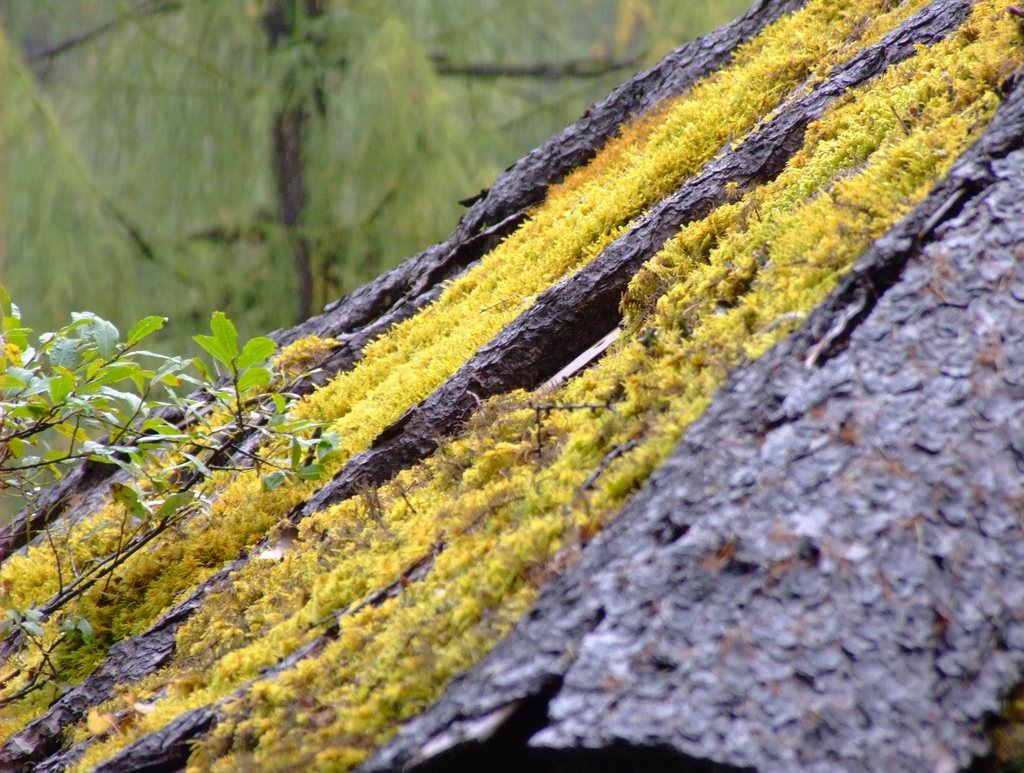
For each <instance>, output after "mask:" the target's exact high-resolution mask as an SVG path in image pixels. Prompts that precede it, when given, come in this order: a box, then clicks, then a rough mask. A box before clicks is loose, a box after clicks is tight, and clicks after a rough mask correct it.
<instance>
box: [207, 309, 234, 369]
mask: <svg viewBox="0 0 1024 773" xmlns="http://www.w3.org/2000/svg"><path fill="white" fill-rule="evenodd" d="M210 330H212V331H213V337H214V338H216V339H217V342H218V343H219V344H220V345H221V347H222V349H223V351H224V352H225V353H226V354H227V357H228V358H227V360H226V361H227V362H231V361H232V360H234V359H235V357H237V356H238V331H237V330H235V325H234V323H233V322H232V321H231V320H230V319H228V316H227V314H225V313H224V312H223V311H215V312H213V315H212V316H211V317H210Z"/></svg>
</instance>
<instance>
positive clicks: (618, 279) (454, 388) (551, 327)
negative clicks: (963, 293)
mask: <svg viewBox="0 0 1024 773" xmlns="http://www.w3.org/2000/svg"><path fill="white" fill-rule="evenodd" d="M971 7H972V2H971V0H938V1H937V2H934V3H931V4H930V5H929V6H927V7H926V8H925V9H923V10H922V11H920V12H919V13H917V14H915V15H914V16H912V17H911V18H910V19H908V20H907V21H906V22H904V23H903V24H901V25H900V26H899V27H898V28H897V29H895V30H894V31H893V32H891V33H890V34H889V35H887V36H885V37H884V38H883V39H882V41H881V42H879V43H878V44H876V45H874V46H870V47H868V48H866V49H864V50H863V51H861V52H860V53H858V54H857V55H855V56H854V57H852V58H851V59H850V60H849V61H848V62H846V63H844V64H842V65H839V66H838V67H836V68H835V70H834V71H833V72H832V73H831V74H830V75H829V77H828V78H826V79H825V80H824V81H822V82H821V83H820V84H818V85H817V86H816V87H815V88H814V89H813V90H811V91H810V92H809V93H806V94H804V93H800V92H798V93H797V94H795V95H794V96H793V97H792V98H791V99H790V100H789V101H788V102H787V103H786V104H785V105H784V106H783V107H781V108H780V109H779V110H778V111H777V115H776V116H775V117H774V118H773V120H772V121H770V122H769V123H767V124H764V125H763V126H762V127H761V128H759V129H757V130H756V131H754V132H753V134H752V135H751V136H750V137H748V138H746V139H745V140H744V141H743V143H742V144H741V145H740V146H739V147H738V148H736V149H734V150H728V151H726V152H724V153H723V154H722V155H721V156H719V157H718V158H716V159H714V160H713V161H711V162H710V163H709V164H707V166H705V168H704V169H703V171H701V172H700V173H699V174H697V175H696V176H695V177H693V178H691V179H689V180H687V181H686V182H684V183H683V184H682V186H681V187H680V188H679V189H678V190H677V191H676V192H675V193H673V194H672V195H671V196H669V197H668V198H666V199H665V200H664V201H662V202H661V203H660V204H658V205H657V206H656V207H654V209H653V210H652V211H651V212H650V213H649V214H648V215H646V216H645V217H643V218H642V219H641V220H640V221H639V223H638V224H637V225H636V226H634V227H633V228H632V229H630V231H629V232H628V233H626V234H624V235H623V236H621V237H620V238H619V239H617V240H616V241H615V242H613V243H612V244H611V245H609V246H608V247H607V248H606V249H605V250H604V252H602V253H601V255H599V256H598V257H597V258H596V259H595V260H594V261H592V262H591V263H589V264H588V265H586V266H585V267H584V268H582V269H580V271H578V272H577V273H576V274H574V275H573V276H571V277H570V278H568V279H566V280H564V281H562V282H560V283H559V284H557V285H555V286H554V287H551V288H550V289H548V290H546V291H544V292H543V293H541V294H540V296H538V298H537V300H536V302H535V303H534V305H533V306H531V307H530V308H529V309H528V310H527V311H525V312H523V314H522V315H520V316H519V317H518V318H517V319H516V320H515V321H513V322H512V323H511V324H509V325H508V326H506V327H505V329H504V330H502V331H501V332H500V333H499V334H498V335H497V336H496V337H495V338H494V339H493V340H492V341H491V342H490V343H489V344H487V345H486V346H484V347H483V348H482V349H481V350H480V351H479V352H478V353H477V354H476V355H475V356H474V357H473V358H471V359H470V360H469V361H468V362H467V363H466V364H465V365H464V366H463V367H462V368H460V369H459V371H458V372H457V373H456V374H455V375H453V376H452V377H451V378H449V379H448V380H447V381H446V382H445V383H444V384H443V385H441V386H440V387H439V388H438V389H436V390H435V391H434V393H433V394H431V395H430V397H428V398H427V399H426V400H424V401H423V402H422V403H420V404H419V405H416V406H414V407H413V408H411V409H410V410H409V411H407V412H406V413H405V414H404V415H403V416H402V417H401V418H400V419H398V421H396V422H395V423H394V424H392V425H391V426H390V427H388V428H387V429H386V430H384V432H382V433H381V434H380V435H379V436H378V437H377V438H376V439H375V440H374V442H373V445H372V447H371V448H370V449H368V450H367V451H365V452H363V453H361V454H357V455H356V456H354V457H353V458H352V459H351V460H350V461H349V463H348V464H346V465H345V467H343V468H342V469H341V471H340V472H339V473H338V474H337V475H336V476H335V478H334V479H333V480H332V481H331V482H330V483H329V484H327V485H326V486H324V487H323V488H322V489H320V490H319V491H318V492H317V493H316V494H315V495H314V496H313V497H311V498H310V499H309V500H308V501H307V502H305V503H304V504H303V505H301V506H300V507H298V508H297V509H296V510H295V511H294V512H293V513H292V516H291V517H292V519H293V520H296V521H297V520H300V519H302V518H304V517H306V516H307V515H310V514H312V513H315V512H318V511H320V510H322V509H324V508H325V507H327V506H329V505H331V504H335V503H337V502H340V501H342V500H344V499H346V498H348V497H350V496H352V495H353V494H355V493H357V492H358V491H359V490H360V489H361V488H363V487H366V486H371V485H379V484H381V483H383V482H385V481H386V480H388V479H390V478H391V477H392V476H393V475H395V474H396V473H397V472H399V471H400V470H402V469H404V468H406V467H408V466H410V465H412V464H414V463H415V462H417V461H420V460H422V459H424V458H425V457H426V456H428V455H429V454H430V453H431V452H433V451H434V450H435V449H436V448H437V444H438V442H439V439H440V438H443V437H446V436H449V435H451V434H453V433H454V432H455V431H457V430H458V429H459V428H460V427H461V426H462V425H464V424H465V422H466V421H467V420H468V419H469V417H470V416H471V415H472V412H473V410H474V409H475V408H476V407H477V406H478V405H479V404H480V403H481V402H482V401H483V400H486V399H487V398H489V397H491V396H493V395H496V394H502V393H504V392H508V391H510V390H513V389H517V388H527V389H532V388H534V387H537V386H538V385H540V384H541V383H542V382H543V381H544V380H545V379H547V378H549V377H550V376H552V375H554V374H555V373H556V372H557V371H558V370H559V369H560V368H562V367H563V366H564V365H566V364H567V363H569V362H571V361H572V360H573V359H574V358H575V357H576V356H577V355H579V354H581V353H582V352H584V351H586V350H587V349H588V348H589V347H590V346H591V345H593V344H594V343H595V342H596V341H598V340H599V339H600V338H601V337H602V336H604V335H605V334H607V333H608V331H609V330H611V329H613V328H614V327H615V325H616V324H618V322H619V300H620V299H621V297H622V293H623V292H624V291H625V289H626V286H627V285H628V284H629V281H630V279H632V277H633V276H634V275H635V274H636V272H637V271H638V270H639V269H640V267H641V266H643V264H644V263H645V262H646V261H648V260H649V259H651V258H652V257H654V255H655V254H656V253H657V252H658V250H660V249H661V247H662V246H663V245H664V243H665V241H666V240H667V239H669V238H670V237H671V236H673V235H674V234H676V233H678V231H679V229H680V228H681V227H682V226H684V225H686V224H687V223H689V222H692V221H694V220H699V219H700V218H702V217H705V216H706V215H707V214H708V213H709V212H711V211H712V210H713V209H714V208H715V207H717V206H719V205H721V204H722V203H723V202H724V201H725V200H726V186H727V185H728V184H729V183H732V182H739V183H740V184H741V185H743V186H749V185H751V184H753V183H755V182H760V181H764V180H768V179H771V178H773V177H775V176H776V175H777V174H778V173H779V172H780V171H781V170H782V168H783V167H784V166H785V164H786V162H787V161H788V160H789V159H790V158H791V157H792V155H793V154H794V153H795V152H796V151H797V150H799V148H800V147H801V145H802V144H803V135H804V131H805V129H806V128H807V125H808V124H810V123H811V122H812V121H814V120H816V119H818V118H820V117H821V116H822V114H823V113H824V112H825V110H826V109H827V108H828V107H829V105H831V104H832V103H833V102H834V101H835V99H836V98H838V97H840V96H841V95H843V94H846V93H848V92H849V90H850V89H853V88H856V87H857V86H860V85H862V84H864V83H866V82H867V81H869V80H871V79H872V78H874V77H876V76H878V75H879V74H881V73H882V72H884V71H885V69H886V68H887V67H889V66H891V65H893V64H895V63H897V62H900V61H902V60H904V59H906V58H908V57H909V56H911V55H912V54H913V53H914V50H915V48H916V46H918V45H929V44H932V43H935V42H936V41H938V40H941V39H942V38H945V37H946V36H948V35H949V34H950V33H952V32H953V31H955V30H956V29H957V28H959V26H960V25H961V24H962V23H963V21H964V20H965V19H966V18H967V16H968V15H969V13H970V10H971Z"/></svg>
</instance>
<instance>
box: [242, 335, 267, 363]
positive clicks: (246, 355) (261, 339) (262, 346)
mask: <svg viewBox="0 0 1024 773" xmlns="http://www.w3.org/2000/svg"><path fill="white" fill-rule="evenodd" d="M276 351H277V344H275V343H274V342H273V341H272V340H271V339H269V338H267V337H266V336H258V337H256V338H251V339H249V340H248V341H246V342H245V346H243V347H242V353H241V354H240V355H238V360H237V362H236V364H237V365H238V367H239V368H251V367H252V366H253V365H256V364H257V363H260V362H263V361H264V360H266V359H267V358H268V357H270V356H271V355H272V354H273V353H274V352H276Z"/></svg>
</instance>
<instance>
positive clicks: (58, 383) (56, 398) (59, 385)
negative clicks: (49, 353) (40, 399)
mask: <svg viewBox="0 0 1024 773" xmlns="http://www.w3.org/2000/svg"><path fill="white" fill-rule="evenodd" d="M74 388H75V374H73V373H72V372H71V371H69V370H64V372H63V373H60V374H59V375H56V376H54V377H53V378H51V379H50V399H51V400H53V404H54V405H59V404H60V403H63V402H64V398H66V397H67V396H68V395H69V394H71V390H72V389H74Z"/></svg>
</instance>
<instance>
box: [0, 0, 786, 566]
mask: <svg viewBox="0 0 1024 773" xmlns="http://www.w3.org/2000/svg"><path fill="white" fill-rule="evenodd" d="M804 2H805V0H757V2H755V3H754V5H753V7H752V8H751V9H750V10H749V11H748V12H747V13H746V14H744V15H743V16H742V17H740V18H739V19H737V20H736V21H734V22H731V23H730V24H727V25H725V26H723V27H721V28H720V29H718V30H716V31H715V32H713V33H711V34H709V35H705V36H703V37H701V38H698V39H697V40H694V41H692V42H690V43H687V44H685V45H683V46H680V47H679V48H677V49H676V50H674V51H672V52H671V53H670V54H668V55H667V56H666V57H665V58H664V59H663V60H662V61H661V62H659V63H658V64H657V65H656V66H655V67H653V68H651V69H649V70H646V71H644V72H642V73H640V74H638V75H637V76H635V77H634V78H632V79H631V80H630V81H628V82H627V83H625V84H624V85H622V86H620V87H619V88H618V89H616V90H615V91H614V92H612V93H611V94H610V95H609V96H608V97H606V98H605V99H604V100H602V101H601V102H598V103H597V104H595V105H592V106H591V107H590V108H589V109H588V110H587V111H586V112H585V113H584V115H583V116H582V117H581V118H580V119H579V120H578V121H576V122H575V123H574V124H572V125H571V126H569V127H567V128H566V129H564V130H563V131H562V132H561V133H560V134H558V135H556V136H555V137H552V138H551V139H549V140H548V141H547V142H545V143H544V144H543V145H541V146H540V147H538V148H537V149H535V150H533V151H531V152H530V153H529V154H527V155H526V156H525V157H523V158H522V159H520V160H519V161H518V162H516V163H515V164H513V165H512V166H510V167H509V168H508V169H507V170H506V171H505V172H504V173H502V175H501V176H499V178H498V179H497V180H496V181H495V183H494V185H493V186H492V187H491V188H490V189H488V190H486V191H482V192H481V193H480V194H479V195H478V196H477V197H474V199H471V200H469V201H467V203H468V204H472V206H471V207H470V209H469V211H468V212H467V213H466V215H465V216H464V217H463V218H462V220H461V221H460V222H459V224H458V226H457V227H456V229H455V231H454V232H453V233H452V234H451V236H449V237H448V239H447V240H446V241H444V242H442V243H441V244H437V245H434V246H432V247H430V248H428V249H426V250H424V251H423V252H421V253H420V254H419V255H416V256H415V257H412V258H410V259H409V260H407V261H406V262H405V263H403V264H402V265H401V266H399V267H398V268H396V269H393V270H392V271H388V272H386V273H385V274H382V275H381V276H380V277H378V278H377V279H375V280H374V281H372V282H370V283H369V284H367V285H365V286H363V287H361V288H360V289H358V290H356V291H354V292H353V293H351V294H350V295H348V296H345V297H344V298H342V299H340V300H338V301H335V302H334V303H331V304H329V305H328V306H327V307H326V308H325V309H324V312H323V313H322V314H320V315H317V316H315V317H312V318H310V319H308V320H306V321H305V322H303V323H301V324H299V325H296V326H295V327H292V328H289V329H286V330H278V331H276V332H275V333H273V334H272V337H273V338H274V339H275V340H276V341H277V342H278V343H279V344H281V345H282V346H283V345H287V344H289V343H292V342H293V341H296V340H298V339H299V338H302V337H304V336H308V335H312V334H316V335H319V336H321V337H324V338H338V339H339V340H340V341H341V346H340V347H339V350H338V351H336V352H335V353H334V354H332V355H330V356H329V357H328V358H327V360H326V361H325V362H323V363H319V366H320V367H322V368H323V369H324V372H325V373H324V376H323V377H328V376H330V375H333V374H335V373H337V372H339V371H340V370H344V369H347V368H350V367H351V365H352V363H353V362H355V361H356V360H357V359H358V358H359V356H360V354H361V352H362V348H363V346H365V344H366V343H367V342H368V341H370V340H372V339H373V338H375V337H377V336H379V335H380V334H381V333H382V332H383V331H384V330H386V329H387V328H389V327H390V326H391V325H393V324H396V323H397V322H400V321H402V320H403V319H407V318H408V317H410V316H412V315H413V314H415V313H416V311H418V310H419V309H421V308H422V307H423V306H425V305H427V304H428V303H430V302H431V301H432V300H433V299H434V298H436V295H437V293H438V292H439V285H440V283H441V282H442V281H444V280H445V279H448V278H451V277H452V276H455V275H456V274H458V273H459V272H460V271H462V270H464V269H465V268H466V267H467V266H469V265H471V264H472V263H473V262H475V261H476V260H478V259H479V258H480V257H481V256H482V255H483V254H485V253H486V252H487V251H489V250H490V249H491V248H492V247H493V246H494V245H496V244H497V243H498V242H499V241H500V240H501V239H502V238H504V237H505V236H507V235H508V234H509V233H511V232H512V231H513V230H514V229H515V228H516V226H518V225H519V224H520V223H521V222H522V220H523V219H524V218H525V216H526V212H527V210H528V209H529V208H530V207H532V206H534V205H535V204H537V203H539V202H540V201H541V200H542V199H543V197H544V194H545V192H546V191H547V188H548V187H549V186H550V185H552V184H554V183H557V182H559V181H561V180H562V179H563V178H564V177H565V175H567V174H568V173H569V172H571V171H572V170H573V169H575V168H576V167H578V166H580V165H581V164H583V163H585V162H586V161H588V160H589V159H590V158H592V157H593V156H594V155H595V154H596V153H597V151H598V150H599V149H600V148H601V146H602V145H603V144H604V143H605V142H606V141H607V140H608V139H609V138H611V137H612V136H613V135H614V133H615V132H616V131H617V130H618V128H619V126H621V125H622V123H623V122H625V121H628V120H629V119H630V118H631V117H632V116H634V115H637V114H638V113H641V112H643V111H644V110H646V109H648V108H650V107H651V106H653V105H655V104H657V103H658V102H659V101H661V100H662V99H665V98H668V97H671V96H675V95H677V94H680V93H682V92H683V91H685V90H686V89H687V88H689V86H691V85H692V84H693V83H695V82H696V81H697V80H699V79H700V78H701V77H703V76H705V75H707V74H708V73H710V72H713V71H714V70H717V69H719V68H721V67H722V66H724V65H725V64H726V63H728V61H729V60H730V58H731V57H732V54H733V52H734V51H735V49H736V47H737V46H739V45H740V44H742V43H744V42H745V41H747V40H749V39H750V38H751V37H753V36H754V35H756V34H758V33H759V32H760V31H761V30H763V29H764V28H765V27H766V26H768V25H769V24H771V23H772V22H773V21H775V20H777V19H778V18H780V17H781V16H783V15H784V14H786V13H788V12H790V11H793V10H795V9H797V8H799V7H800V6H802V5H803V4H804ZM271 26H272V25H271ZM171 420H172V421H173V420H175V419H174V418H173V417H171ZM116 470H117V468H115V467H113V466H112V465H102V464H97V463H86V464H84V465H82V466H81V467H79V468H77V469H76V470H74V471H72V472H71V473H69V474H68V475H67V476H66V477H65V478H64V480H62V481H61V482H60V483H59V484H57V485H55V486H52V487H51V488H50V489H49V490H48V491H46V492H45V493H44V495H43V497H42V498H41V499H40V500H39V503H38V504H37V505H36V506H35V507H33V508H31V509H30V510H26V511H24V512H22V513H19V514H18V516H17V517H16V518H15V519H14V520H12V521H11V522H10V523H9V524H6V525H5V526H4V527H3V528H0V561H3V560H5V559H6V558H7V557H8V556H10V555H11V554H13V553H14V552H16V551H17V550H19V549H20V548H22V547H24V546H25V545H26V544H28V543H29V542H30V541H31V540H33V539H35V538H37V537H38V536H39V535H40V534H41V533H42V530H43V528H44V527H45V525H46V524H48V523H52V522H53V521H54V520H55V519H57V518H59V517H61V515H63V514H65V513H68V512H72V513H74V514H75V515H76V516H77V515H81V514H82V512H83V508H84V512H90V511H91V510H92V509H94V508H95V506H96V503H97V502H99V501H102V500H103V498H104V497H106V496H107V494H108V492H109V484H110V483H111V478H112V476H114V475H115V473H116Z"/></svg>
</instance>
